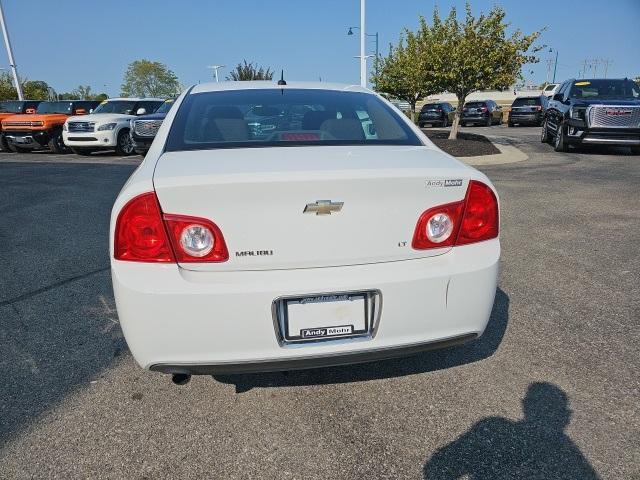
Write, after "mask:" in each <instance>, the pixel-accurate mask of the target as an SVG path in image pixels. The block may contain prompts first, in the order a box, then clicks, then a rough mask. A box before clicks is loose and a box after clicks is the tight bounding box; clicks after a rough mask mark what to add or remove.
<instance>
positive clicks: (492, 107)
mask: <svg viewBox="0 0 640 480" xmlns="http://www.w3.org/2000/svg"><path fill="white" fill-rule="evenodd" d="M501 123H502V107H501V106H500V105H498V104H497V103H496V102H494V101H493V100H482V101H478V102H467V103H465V104H464V107H462V118H461V119H460V124H461V125H462V126H463V127H464V126H467V125H469V124H479V125H485V126H487V127H490V126H491V125H494V124H498V125H500V124H501Z"/></svg>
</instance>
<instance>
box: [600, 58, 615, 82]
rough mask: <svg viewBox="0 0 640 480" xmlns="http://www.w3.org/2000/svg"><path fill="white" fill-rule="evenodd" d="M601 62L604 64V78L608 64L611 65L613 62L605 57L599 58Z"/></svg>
mask: <svg viewBox="0 0 640 480" xmlns="http://www.w3.org/2000/svg"><path fill="white" fill-rule="evenodd" d="M601 62H602V64H603V65H604V78H607V72H608V71H609V65H611V64H612V63H613V60H611V59H610V58H605V59H603V60H601Z"/></svg>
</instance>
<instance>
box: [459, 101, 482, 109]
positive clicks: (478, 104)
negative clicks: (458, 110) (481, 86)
mask: <svg viewBox="0 0 640 480" xmlns="http://www.w3.org/2000/svg"><path fill="white" fill-rule="evenodd" d="M486 106H487V104H486V103H485V102H468V103H465V104H464V108H482V107H486Z"/></svg>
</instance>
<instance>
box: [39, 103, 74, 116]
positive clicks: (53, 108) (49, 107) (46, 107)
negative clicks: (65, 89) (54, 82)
mask: <svg viewBox="0 0 640 480" xmlns="http://www.w3.org/2000/svg"><path fill="white" fill-rule="evenodd" d="M72 108H73V102H42V103H41V104H40V105H38V108H37V110H36V113H63V114H65V115H71V109H72Z"/></svg>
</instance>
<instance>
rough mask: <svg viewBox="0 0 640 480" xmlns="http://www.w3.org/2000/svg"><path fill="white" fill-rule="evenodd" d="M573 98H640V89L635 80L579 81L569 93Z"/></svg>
mask: <svg viewBox="0 0 640 480" xmlns="http://www.w3.org/2000/svg"><path fill="white" fill-rule="evenodd" d="M569 96H570V97H571V98H626V99H637V98H639V97H640V88H638V85H637V84H636V83H635V82H634V81H633V80H606V79H603V80H578V81H576V82H574V83H573V85H572V86H571V90H570V92H569Z"/></svg>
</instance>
